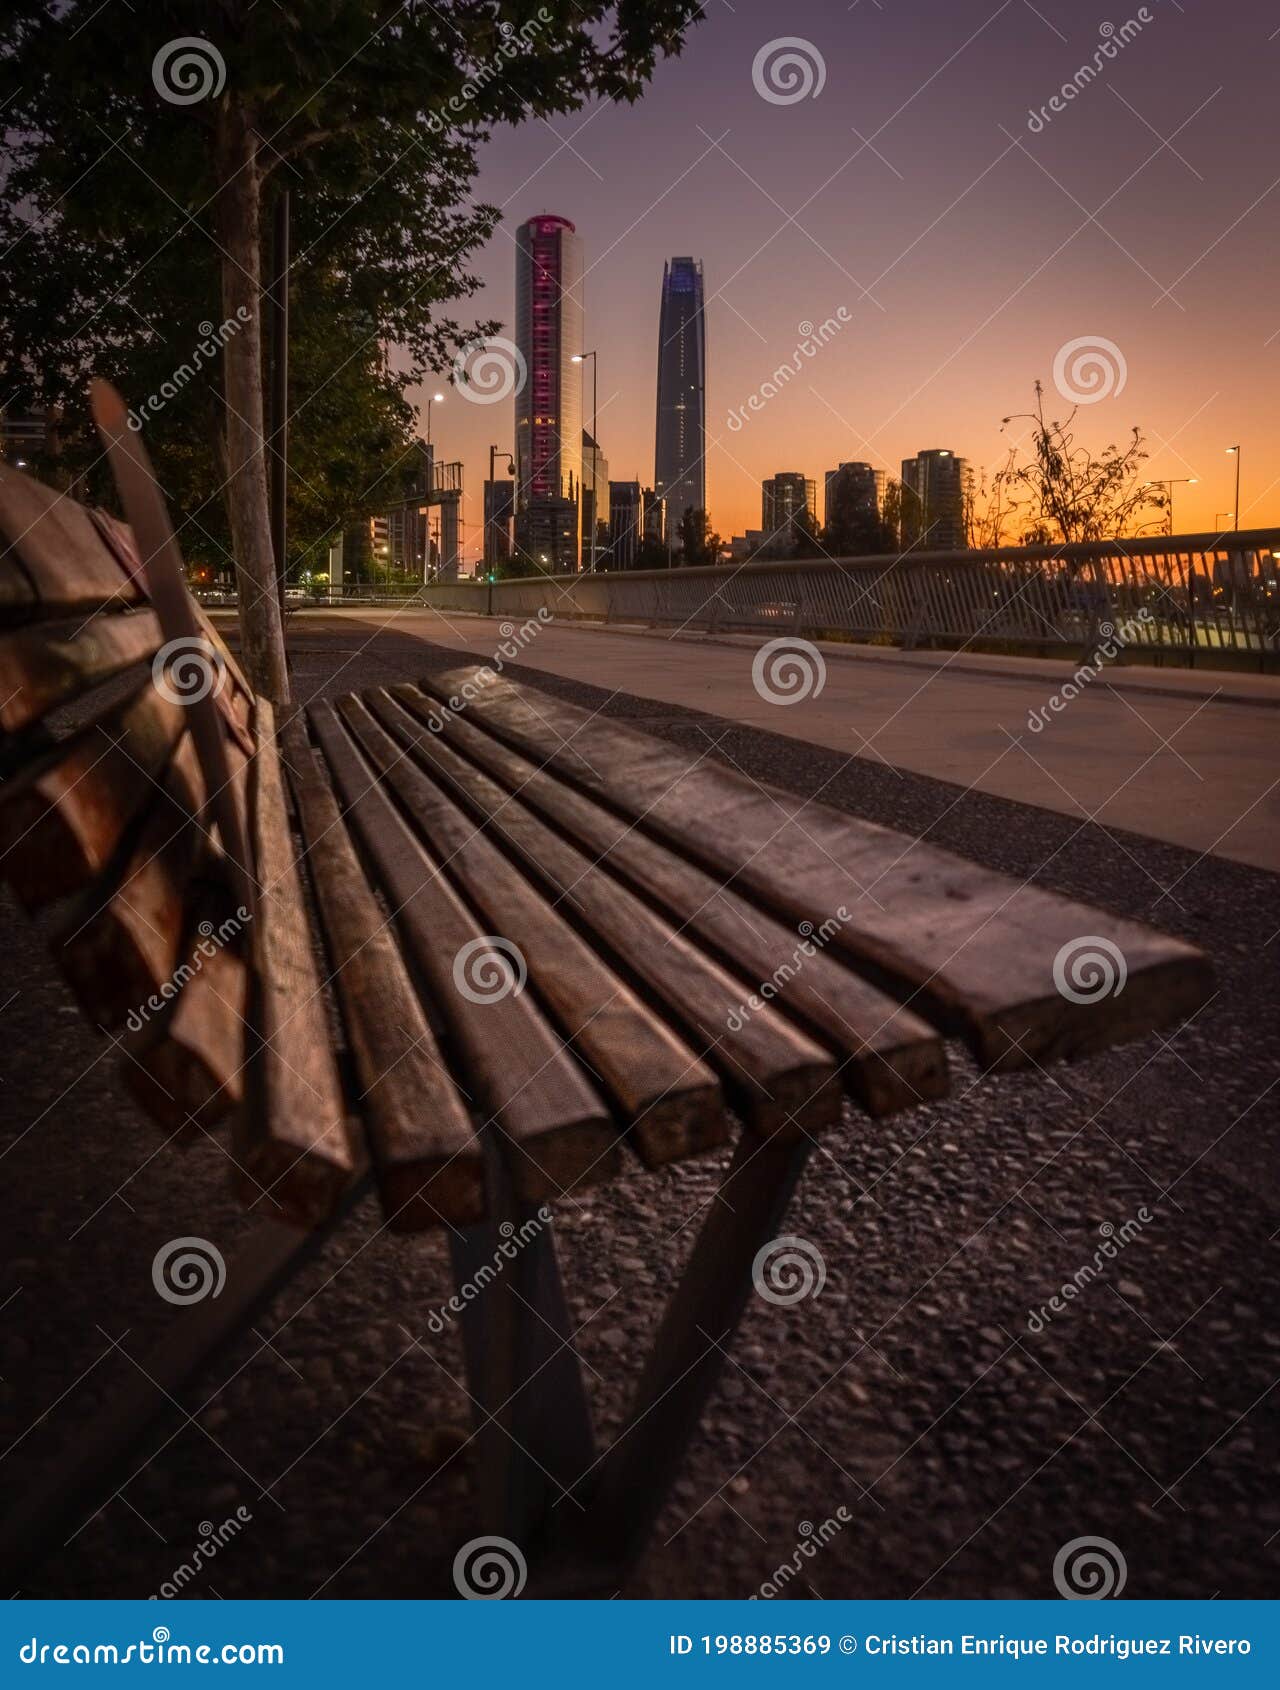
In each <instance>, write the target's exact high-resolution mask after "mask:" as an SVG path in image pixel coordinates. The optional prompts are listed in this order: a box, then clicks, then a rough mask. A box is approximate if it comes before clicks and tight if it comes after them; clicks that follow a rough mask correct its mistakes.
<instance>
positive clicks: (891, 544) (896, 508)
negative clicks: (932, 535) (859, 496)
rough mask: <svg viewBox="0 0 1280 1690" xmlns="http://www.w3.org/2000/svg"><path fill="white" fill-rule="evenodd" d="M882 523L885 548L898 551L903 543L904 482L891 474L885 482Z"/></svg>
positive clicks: (881, 511)
mask: <svg viewBox="0 0 1280 1690" xmlns="http://www.w3.org/2000/svg"><path fill="white" fill-rule="evenodd" d="M880 524H881V526H882V528H883V529H884V537H885V550H886V551H889V552H896V551H897V549H898V547H899V546H900V545H901V544H902V483H901V482H900V481H898V480H897V479H896V478H895V477H894V476H890V477H889V479H888V480H887V481H886V482H885V484H884V498H883V499H882V500H881V501H880Z"/></svg>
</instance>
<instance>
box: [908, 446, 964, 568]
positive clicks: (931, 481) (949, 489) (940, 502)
mask: <svg viewBox="0 0 1280 1690" xmlns="http://www.w3.org/2000/svg"><path fill="white" fill-rule="evenodd" d="M972 483H973V472H972V471H971V470H970V468H969V462H968V459H967V458H957V457H956V455H955V453H954V452H946V451H943V450H942V449H941V448H940V447H937V446H934V447H931V448H930V449H929V450H928V451H927V452H917V453H916V455H915V457H914V458H904V459H903V460H902V544H903V545H904V546H914V547H915V548H916V550H917V551H927V552H958V551H963V550H964V549H965V547H966V546H967V544H968V541H967V539H966V536H965V504H966V501H967V498H968V494H969V492H970V489H971V487H972Z"/></svg>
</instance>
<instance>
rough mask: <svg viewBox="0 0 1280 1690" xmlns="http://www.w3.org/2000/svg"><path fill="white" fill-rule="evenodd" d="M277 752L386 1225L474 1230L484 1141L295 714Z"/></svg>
mask: <svg viewBox="0 0 1280 1690" xmlns="http://www.w3.org/2000/svg"><path fill="white" fill-rule="evenodd" d="M280 749H281V754H282V757H283V762H284V766H285V768H286V771H287V774H288V778H289V786H290V789H291V791H292V793H293V799H294V804H295V807H296V811H297V818H298V827H299V831H300V833H301V835H302V842H303V846H304V850H305V853H306V863H307V870H308V877H309V879H310V881H311V885H312V888H313V890H314V893H315V902H316V905H317V907H318V910H319V916H320V925H321V927H322V929H323V931H324V935H325V940H326V944H327V949H328V954H329V961H330V965H331V967H332V968H333V971H334V972H333V985H334V987H335V990H336V992H337V997H338V1003H339V1006H340V1008H341V1011H342V1019H343V1025H344V1026H345V1028H346V1033H347V1041H348V1044H349V1046H350V1048H351V1052H352V1056H353V1058H354V1062H355V1069H356V1077H357V1080H358V1083H359V1088H360V1108H361V1111H362V1114H363V1116H364V1120H365V1127H366V1131H367V1133H368V1137H369V1144H370V1149H371V1151H372V1154H373V1161H374V1168H375V1172H376V1174H377V1178H378V1187H379V1190H380V1191H381V1193H382V1203H383V1209H384V1212H385V1214H386V1217H387V1223H388V1225H389V1226H391V1227H392V1228H393V1229H395V1230H397V1231H417V1230H420V1229H422V1228H424V1227H428V1226H435V1225H438V1224H439V1223H440V1221H441V1220H445V1221H448V1222H451V1223H454V1224H456V1225H469V1224H471V1223H472V1222H474V1221H476V1220H478V1219H479V1218H480V1216H481V1215H482V1214H483V1212H484V1190H483V1168H482V1154H481V1146H480V1141H479V1138H478V1136H477V1134H476V1132H475V1130H474V1128H473V1127H472V1124H471V1121H470V1118H469V1117H468V1114H467V1109H466V1106H465V1104H464V1103H463V1101H462V1099H461V1098H460V1097H459V1095H458V1092H457V1088H456V1087H455V1086H454V1084H453V1081H452V1080H451V1078H450V1077H449V1074H448V1071H447V1070H446V1068H445V1066H444V1063H443V1061H442V1060H441V1057H440V1054H439V1051H438V1048H437V1046H436V1042H435V1039H434V1037H433V1035H432V1032H431V1029H430V1027H429V1026H428V1025H427V1022H426V1019H425V1017H424V1016H423V1013H422V1006H421V1004H420V1003H419V1001H418V998H417V995H416V993H415V992H414V990H413V986H412V983H411V982H410V980H409V977H408V974H407V972H406V970H405V967H404V963H403V961H402V960H401V957H400V953H399V952H398V950H397V949H396V945H395V941H394V939H393V938H392V934H391V929H390V927H389V925H388V923H387V922H386V921H385V919H384V918H383V915H382V912H381V910H380V909H379V908H378V904H377V901H376V899H375V898H374V896H373V893H372V891H371V890H370V888H369V885H368V882H367V881H366V880H365V877H364V875H363V873H362V872H361V869H360V865H359V862H358V860H357V858H356V854H355V850H354V848H353V847H352V844H351V840H350V837H349V835H348V833H347V830H346V828H345V826H344V825H343V823H342V820H341V818H340V816H339V813H338V806H337V803H336V801H335V800H334V797H333V794H332V792H331V791H330V789H329V786H328V784H327V783H326V782H325V781H324V779H323V778H322V776H321V774H320V771H319V768H318V766H317V764H316V761H315V757H314V754H313V753H312V751H311V747H310V745H309V744H308V743H307V739H306V735H305V732H304V730H303V727H302V723H301V719H300V718H299V717H297V716H291V717H290V719H289V721H288V724H287V726H286V728H285V732H284V735H283V736H282V739H281V742H280ZM316 1002H317V1004H318V1002H319V1000H318V998H317V1000H316Z"/></svg>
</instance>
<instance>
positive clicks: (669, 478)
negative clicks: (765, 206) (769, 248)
mask: <svg viewBox="0 0 1280 1690" xmlns="http://www.w3.org/2000/svg"><path fill="white" fill-rule="evenodd" d="M706 402H707V342H706V320H705V318H704V315H703V310H702V266H701V264H699V263H698V262H697V260H696V259H693V258H673V259H671V261H670V262H669V263H668V264H666V265H665V266H664V267H663V272H662V309H661V312H660V313H659V316H658V438H657V445H656V449H655V452H654V471H653V474H654V480H653V487H654V492H655V494H656V495H657V497H658V498H659V499H664V500H665V501H666V511H667V539H668V544H672V543H674V541H676V540H677V539H678V537H679V532H680V518H681V517H682V516H683V515H684V513H685V511H687V510H691V509H692V510H706V508H707V480H706V469H705V453H706V445H707V442H706V434H707V410H706Z"/></svg>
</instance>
